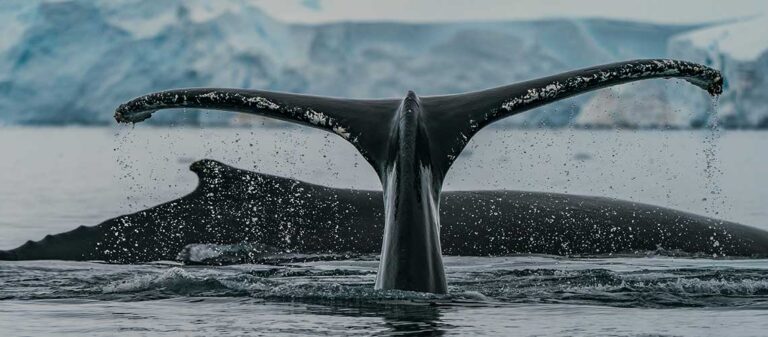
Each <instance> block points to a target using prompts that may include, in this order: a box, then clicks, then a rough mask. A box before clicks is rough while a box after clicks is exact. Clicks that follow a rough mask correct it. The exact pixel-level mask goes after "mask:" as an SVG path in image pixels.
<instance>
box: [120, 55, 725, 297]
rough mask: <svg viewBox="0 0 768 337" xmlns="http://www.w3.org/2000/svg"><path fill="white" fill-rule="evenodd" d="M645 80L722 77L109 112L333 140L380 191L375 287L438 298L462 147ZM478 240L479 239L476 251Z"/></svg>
mask: <svg viewBox="0 0 768 337" xmlns="http://www.w3.org/2000/svg"><path fill="white" fill-rule="evenodd" d="M650 78H682V79H685V80H687V81H688V82H690V83H692V84H694V85H696V86H698V87H701V88H702V89H705V90H707V91H708V92H710V93H711V94H719V93H720V91H721V90H722V77H721V76H720V73H719V72H717V71H716V70H713V69H711V68H708V67H705V66H702V65H698V64H694V63H689V62H684V61H675V60H636V61H628V62H620V63H613V64H607V65H602V66H596V67H592V68H586V69H581V70H576V71H572V72H568V73H563V74H558V75H554V76H549V77H544V78H540V79H535V80H531V81H526V82H521V83H517V84H512V85H508V86H503V87H498V88H492V89H487V90H483V91H478V92H471V93H465V94H458V95H446V96H432V97H423V98H419V97H418V96H417V95H416V94H414V93H413V92H408V94H407V96H406V97H405V98H404V99H402V100H397V99H380V100H352V99H341V98H329V97H315V96H306V95H295V94H288V93H275V92H268V91H257V90H243V89H217V88H199V89H178V90H170V91H165V92H159V93H153V94H149V95H146V96H142V97H139V98H136V99H134V100H131V101H130V102H127V103H126V104H123V105H121V106H120V107H119V108H118V109H117V111H116V112H115V118H116V119H117V120H118V121H119V122H127V123H136V122H141V121H143V120H145V119H147V118H150V117H151V115H152V113H154V112H155V111H156V110H160V109H170V108H180V107H192V108H207V109H217V110H229V111H239V112H245V113H253V114H259V115H264V116H268V117H273V118H278V119H282V120H287V121H291V122H295V123H298V124H303V125H307V126H311V127H316V128H320V129H323V130H326V131H330V132H335V133H337V134H339V135H340V136H342V137H343V138H345V139H346V140H348V141H350V142H351V143H352V144H353V145H354V146H355V147H356V148H357V149H358V150H359V151H360V153H361V154H362V155H363V156H364V157H365V158H366V160H367V161H368V162H369V163H370V164H371V166H372V167H373V169H374V170H376V172H377V174H378V176H379V178H380V180H381V183H382V187H383V191H384V194H383V200H384V206H385V207H384V215H385V216H384V229H383V231H384V235H383V244H381V253H382V258H381V261H382V262H381V264H380V267H379V273H378V275H377V280H376V287H377V288H379V289H401V290H413V291H423V292H434V293H444V292H445V291H446V284H445V276H444V272H443V264H442V258H441V254H442V253H449V252H450V250H449V249H448V248H447V247H446V248H444V249H442V252H441V247H440V242H441V241H444V240H441V234H440V233H441V231H442V232H443V234H442V238H443V239H445V235H447V234H448V233H447V229H446V228H442V229H441V227H440V218H441V217H440V211H439V206H440V203H441V202H443V200H442V198H441V186H442V183H443V178H444V177H445V175H446V173H447V172H448V169H449V168H450V166H451V164H453V161H454V160H455V158H456V157H457V156H458V155H459V154H460V153H461V150H462V149H463V148H464V146H465V145H466V144H467V142H468V141H469V139H470V138H471V137H472V136H473V135H474V134H475V133H476V132H477V131H479V130H480V129H481V128H483V127H485V126H487V125H488V124H490V123H493V122H494V121H497V120H499V119H502V118H506V117H509V116H512V115H515V114H518V113H521V112H523V111H527V110H529V109H532V108H535V107H538V106H541V105H544V104H547V103H551V102H554V101H557V100H560V99H564V98H567V97H571V96H574V95H578V94H581V93H584V92H588V91H591V90H595V89H600V88H604V87H607V86H611V85H617V84H622V83H627V82H631V81H637V80H643V79H650ZM518 193H519V192H518ZM504 197H508V198H512V197H513V196H506V195H505V196H504ZM379 200H382V199H379ZM447 200H448V199H447V198H446V200H445V201H447ZM468 201H473V202H474V200H468ZM513 201H514V199H510V200H507V202H513ZM352 203H353V204H354V201H353V202H352ZM466 206H468V207H473V205H471V204H468V205H466ZM510 207H512V206H511V205H510ZM443 220H444V221H445V220H446V219H443ZM665 225H666V224H665ZM485 232H488V230H485ZM471 233H472V232H468V233H467V234H468V235H469V234H471ZM372 235H373V232H368V233H367V237H372ZM470 237H471V236H470ZM487 239H489V238H480V240H481V242H484V241H486V240H487ZM517 239H518V240H528V239H530V237H524V236H521V237H518V238H517ZM462 240H468V238H463V239H462ZM574 244H576V243H575V242H574ZM480 251H482V249H480Z"/></svg>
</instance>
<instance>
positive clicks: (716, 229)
mask: <svg viewBox="0 0 768 337" xmlns="http://www.w3.org/2000/svg"><path fill="white" fill-rule="evenodd" d="M190 169H191V170H192V171H193V172H195V173H196V174H197V176H198V179H199V183H198V186H197V187H196V188H195V190H194V191H193V192H191V193H190V194H188V195H186V196H184V197H182V198H179V199H176V200H173V201H170V202H167V203H164V204H161V205H158V206H155V207H152V208H149V209H146V210H142V211H139V212H136V213H133V214H128V215H123V216H119V217H116V218H113V219H110V220H107V221H104V222H103V223H101V224H99V225H97V226H93V227H85V226H81V227H79V228H77V229H74V230H72V231H69V232H65V233H61V234H56V235H49V236H46V237H45V238H44V239H43V240H41V241H37V242H32V241H29V242H27V243H25V244H24V245H22V246H20V247H18V248H16V249H13V250H9V251H0V259H3V260H34V259H59V260H103V261H107V262H113V263H140V262H148V261H157V260H176V259H177V258H178V257H179V253H180V252H182V251H184V249H185V246H187V245H190V244H217V245H231V244H240V243H251V244H254V245H259V246H260V247H267V248H268V249H266V250H265V252H267V253H270V254H272V253H276V252H278V253H304V254H347V253H348V254H378V253H379V252H380V251H381V241H382V240H383V233H384V228H383V227H384V207H383V205H382V203H381V200H382V198H383V196H382V192H381V191H364V190H352V189H337V188H330V187H324V186H319V185H314V184H309V183H306V182H301V181H298V180H293V179H287V178H281V177H277V176H272V175H266V174H260V173H256V172H251V171H246V170H240V169H236V168H233V167H230V166H227V165H225V164H222V163H220V162H217V161H213V160H201V161H198V162H195V163H193V164H192V165H191V167H190ZM442 197H443V200H441V204H442V207H441V208H440V212H441V213H440V217H441V228H440V241H441V242H440V245H441V247H442V251H443V253H444V254H447V255H463V256H505V255H512V254H552V255H567V256H593V255H597V256H607V255H612V254H637V253H640V254H645V253H647V252H658V251H665V252H677V253H689V254H699V255H703V256H706V257H712V256H716V257H768V232H766V231H763V230H759V229H756V228H753V227H749V226H745V225H740V224H737V223H733V222H728V221H722V220H717V219H712V218H708V217H703V216H699V215H695V214H691V213H686V212H681V211H677V210H672V209H669V208H663V207H658V206H652V205H647V204H641V203H635V202H629V201H622V200H617V199H610V198H603V197H592V196H577V195H567V194H557V193H543V192H525V191H506V190H496V191H446V192H443V194H442ZM267 255H269V254H267ZM240 261H241V262H260V261H261V256H260V255H253V256H250V258H248V257H246V258H245V259H242V260H240Z"/></svg>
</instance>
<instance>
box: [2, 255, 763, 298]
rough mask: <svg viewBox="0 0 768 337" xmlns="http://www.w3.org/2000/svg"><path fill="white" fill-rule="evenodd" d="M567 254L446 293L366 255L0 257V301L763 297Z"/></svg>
mask: <svg viewBox="0 0 768 337" xmlns="http://www.w3.org/2000/svg"><path fill="white" fill-rule="evenodd" d="M489 260H490V258H489ZM636 260H640V259H636ZM473 261H474V260H473ZM573 261H575V260H568V259H561V260H557V261H556V263H554V264H553V266H552V267H545V268H535V267H524V268H518V267H511V266H501V267H493V266H492V264H487V265H482V266H479V267H478V270H469V269H464V268H455V269H451V268H449V269H448V271H449V272H448V279H449V284H450V285H451V286H450V287H449V293H448V294H447V295H436V294H426V293H418V292H408V291H383V290H375V289H374V287H373V284H374V280H375V275H376V271H375V266H376V263H375V262H370V261H363V262H360V261H342V262H339V261H331V262H311V263H304V264H288V265H282V266H269V265H241V266H231V267H201V266H180V265H171V266H169V265H141V266H115V265H105V264H95V263H81V264H80V265H79V266H88V268H85V267H79V268H73V267H72V266H62V267H61V268H54V267H49V268H41V267H40V266H38V265H29V264H23V263H17V264H0V283H3V284H6V285H7V286H5V287H2V288H0V300H8V299H16V300H29V299H50V298H57V299H58V298H78V299H93V300H118V301H142V300H153V299H162V298H193V297H242V298H248V299H257V300H259V301H271V302H312V303H326V304H327V303H332V304H341V305H343V306H348V305H380V304H387V303H398V305H399V304H407V305H433V304H434V305H467V303H471V304H472V305H516V304H520V303H559V304H588V305H601V306H615V307H656V308H664V307H745V308H750V307H755V306H765V304H766V303H768V270H765V269H757V268H731V267H719V266H713V267H701V268H698V267H697V268H685V267H680V266H674V265H673V266H672V267H668V268H664V269H639V268H628V265H626V264H622V265H621V266H619V267H617V268H615V269H611V268H605V266H602V267H601V268H594V267H595V266H597V265H598V264H597V263H593V262H589V263H587V264H586V265H579V264H577V263H571V262H573ZM670 261H677V260H672V259H670ZM577 262H579V261H577ZM558 263H559V264H558ZM569 263H570V264H569ZM611 263H614V264H615V263H616V262H611ZM622 263H623V262H622ZM668 263H671V262H668ZM685 263H688V262H685ZM728 263H730V262H728ZM619 264H621V263H619ZM635 267H636V266H635ZM59 269H64V270H67V272H66V273H62V272H60V271H61V270H59Z"/></svg>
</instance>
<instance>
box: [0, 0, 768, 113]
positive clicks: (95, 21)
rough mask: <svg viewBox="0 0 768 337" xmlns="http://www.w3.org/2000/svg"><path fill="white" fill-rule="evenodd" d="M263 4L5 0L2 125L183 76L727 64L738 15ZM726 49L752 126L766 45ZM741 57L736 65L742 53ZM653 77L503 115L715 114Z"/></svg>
mask: <svg viewBox="0 0 768 337" xmlns="http://www.w3.org/2000/svg"><path fill="white" fill-rule="evenodd" d="M253 3H254V2H251V1H227V2H220V1H210V0H208V1H206V0H194V1H182V0H168V1H152V0H118V1H86V0H72V1H41V0H30V1H26V2H15V1H9V2H0V30H2V31H3V32H4V34H3V37H2V38H0V124H41V123H42V124H67V123H81V124H108V123H112V113H113V111H114V108H115V107H116V106H117V105H119V104H120V103H122V102H124V101H126V100H128V99H130V98H133V97H135V96H138V95H141V94H144V93H147V92H151V91H157V90H163V89H169V88H177V87H196V86H221V87H244V88H258V89H265V90H278V91H291V92H299V93H312V94H318V95H330V96H344V97H358V98H362V97H399V96H402V95H403V94H404V93H405V92H406V91H407V90H409V89H410V90H414V91H416V92H417V93H418V94H420V95H430V94H445V93H458V92H464V91H471V90H478V89H483V88H487V87H493V86H498V85H503V84H508V83H513V82H516V81H521V80H525V79H529V78H536V77H541V76H545V75H549V74H553V73H558V72H562V71H567V70H570V69H575V68H581V67H587V66H591V65H595V64H601V63H608V62H613V61H620V60H627V59H635V58H659V57H670V56H671V57H678V58H684V59H690V60H693V61H699V62H703V63H708V64H711V65H714V66H716V67H719V66H720V63H716V62H714V61H712V60H709V59H708V58H707V57H708V55H710V53H709V49H707V48H706V46H707V44H706V43H705V44H703V45H702V44H700V43H699V39H698V38H695V37H697V36H698V35H697V34H700V33H701V32H706V30H707V29H722V27H726V26H728V25H738V24H740V23H730V24H728V25H722V26H716V27H711V25H663V24H646V23H636V22H626V21H611V20H598V19H573V20H571V19H548V20H538V21H512V22H467V23H428V24H427V23H425V24H413V23H408V24H406V23H391V22H387V23H364V22H354V23H353V22H339V23H329V24H318V25H306V24H290V23H285V22H281V21H277V20H275V19H273V18H271V17H269V16H268V15H266V14H264V13H263V12H262V11H261V10H260V9H259V8H257V7H255V6H254V5H253ZM745 24H746V22H745ZM737 28H738V27H737ZM734 29H735V28H734ZM735 30H738V29H735ZM741 33H745V32H739V34H741ZM746 33H749V34H753V35H759V33H760V32H759V31H747V32H746ZM694 42H695V43H694ZM760 43H764V42H760ZM755 44H757V43H755ZM702 46H703V47H702ZM728 52H729V51H728V50H726V49H722V48H721V49H720V53H721V54H723V55H725V56H722V58H724V59H726V60H728V61H726V62H725V63H723V64H724V66H723V69H724V70H725V71H726V74H727V75H728V76H729V79H730V81H731V82H730V92H727V93H726V94H725V95H724V97H723V100H722V101H721V111H722V112H723V113H724V114H725V113H726V112H728V113H729V111H731V110H733V111H738V114H745V116H746V117H743V118H742V117H739V118H740V119H738V120H740V121H741V120H743V121H744V122H743V123H744V124H743V126H748V127H755V126H761V125H763V126H764V124H765V123H766V122H765V118H763V117H760V116H765V112H764V111H765V109H766V107H765V105H766V104H765V103H766V98H765V97H764V94H762V93H764V92H765V84H764V83H765V82H764V79H763V78H764V76H765V74H766V71H768V66H766V64H767V62H766V57H765V56H764V55H765V53H762V54H760V55H763V56H760V57H758V58H757V59H756V60H754V61H748V62H749V67H750V68H749V69H751V70H749V71H750V72H751V73H750V74H751V75H749V74H741V72H742V70H740V69H743V68H742V66H741V65H743V64H746V63H745V61H743V60H741V59H740V58H738V61H736V60H737V57H736V56H733V57H731V56H728V55H729V54H728ZM739 56H741V54H739ZM731 58H733V60H731ZM718 62H719V61H718ZM734 62H739V65H740V66H735V65H732V63H734ZM740 74H741V75H740ZM742 79H743V80H742ZM749 81H753V82H754V83H752V82H749ZM650 84H651V85H645V84H643V85H636V86H635V87H633V90H631V91H632V97H633V98H630V97H628V96H627V95H625V94H622V95H614V96H616V97H625V96H626V97H625V101H634V100H645V101H648V102H651V101H653V102H656V103H654V104H650V105H649V104H640V105H637V104H634V105H633V103H629V104H628V103H622V102H618V103H611V102H609V100H610V99H609V98H610V97H609V98H605V96H606V95H607V94H606V93H605V92H603V93H598V94H597V95H598V96H594V95H585V96H580V97H576V98H573V99H571V100H568V101H564V102H562V103H560V104H556V105H552V106H547V107H546V108H545V109H546V110H540V111H538V112H535V113H534V112H532V113H527V114H523V115H521V116H518V117H515V118H510V119H509V120H508V121H507V122H506V125H510V124H518V125H521V124H526V125H542V124H543V125H548V126H562V125H567V124H568V123H570V122H572V121H574V120H575V121H576V122H577V123H579V124H583V125H592V124H603V123H606V119H605V118H604V117H600V116H599V112H600V111H605V110H606V109H607V108H608V107H611V108H610V109H617V111H618V109H624V110H626V113H631V112H632V110H637V109H651V108H653V109H655V110H656V111H654V112H653V113H646V112H645V111H634V112H633V115H632V116H633V117H632V118H629V119H626V118H625V119H623V120H622V121H620V123H619V122H611V121H607V125H605V126H612V125H614V124H617V123H618V124H622V125H623V124H626V126H640V127H653V126H657V125H659V124H669V123H673V124H675V125H676V126H680V127H689V126H691V125H701V124H702V122H701V120H702V119H706V118H707V117H706V116H707V113H708V112H709V110H710V109H711V100H710V99H709V98H707V97H706V96H705V95H702V94H700V93H698V92H696V93H694V92H688V91H687V89H685V88H683V89H680V93H681V94H680V95H678V96H679V97H667V96H668V95H669V94H670V92H677V91H676V90H677V89H674V88H673V89H674V90H666V89H664V90H659V88H658V87H656V86H654V85H652V84H653V83H650ZM753 86H754V87H753ZM760 86H762V87H760ZM681 87H682V85H681ZM755 88H763V89H762V92H760V91H759V90H757V89H755ZM619 90H622V89H619ZM635 91H637V92H635ZM608 96H610V95H608ZM731 104H733V105H734V107H733V108H732V107H731V106H730V105H731ZM622 107H623V108H622ZM680 107H684V108H680ZM601 109H602V110H601ZM595 111H597V112H598V113H596V112H595ZM761 111H763V112H761ZM739 116H741V115H739ZM726 119H727V118H726ZM172 120H174V121H181V122H183V123H192V124H230V125H231V124H240V123H249V122H251V121H249V120H247V119H243V117H242V116H238V115H234V114H232V115H229V114H215V115H214V114H211V115H208V114H204V113H200V112H197V111H194V112H179V113H177V114H163V115H161V116H158V118H153V119H152V122H154V123H169V122H170V121H172ZM659 120H661V121H662V122H659ZM740 123H741V122H740ZM761 123H762V124H761ZM728 125H730V124H728ZM738 125H742V124H738Z"/></svg>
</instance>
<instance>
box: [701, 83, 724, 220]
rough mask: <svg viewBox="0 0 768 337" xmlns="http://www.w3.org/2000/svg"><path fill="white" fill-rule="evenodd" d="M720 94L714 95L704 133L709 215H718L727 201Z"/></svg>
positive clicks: (705, 176) (706, 196)
mask: <svg viewBox="0 0 768 337" xmlns="http://www.w3.org/2000/svg"><path fill="white" fill-rule="evenodd" d="M718 99H719V96H712V110H711V113H710V116H709V121H708V123H707V129H708V130H707V131H706V134H705V135H704V150H703V152H704V184H705V186H704V190H705V191H707V195H705V196H704V197H702V201H703V202H704V211H705V212H706V214H707V215H709V216H714V217H718V216H719V215H720V210H721V208H722V205H723V204H724V203H725V201H724V200H723V199H722V196H721V195H722V192H723V190H722V187H721V186H720V178H721V177H722V175H723V171H722V167H721V165H720V158H719V151H718V146H719V143H720V137H721V136H722V129H721V127H720V118H719V116H718Z"/></svg>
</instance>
